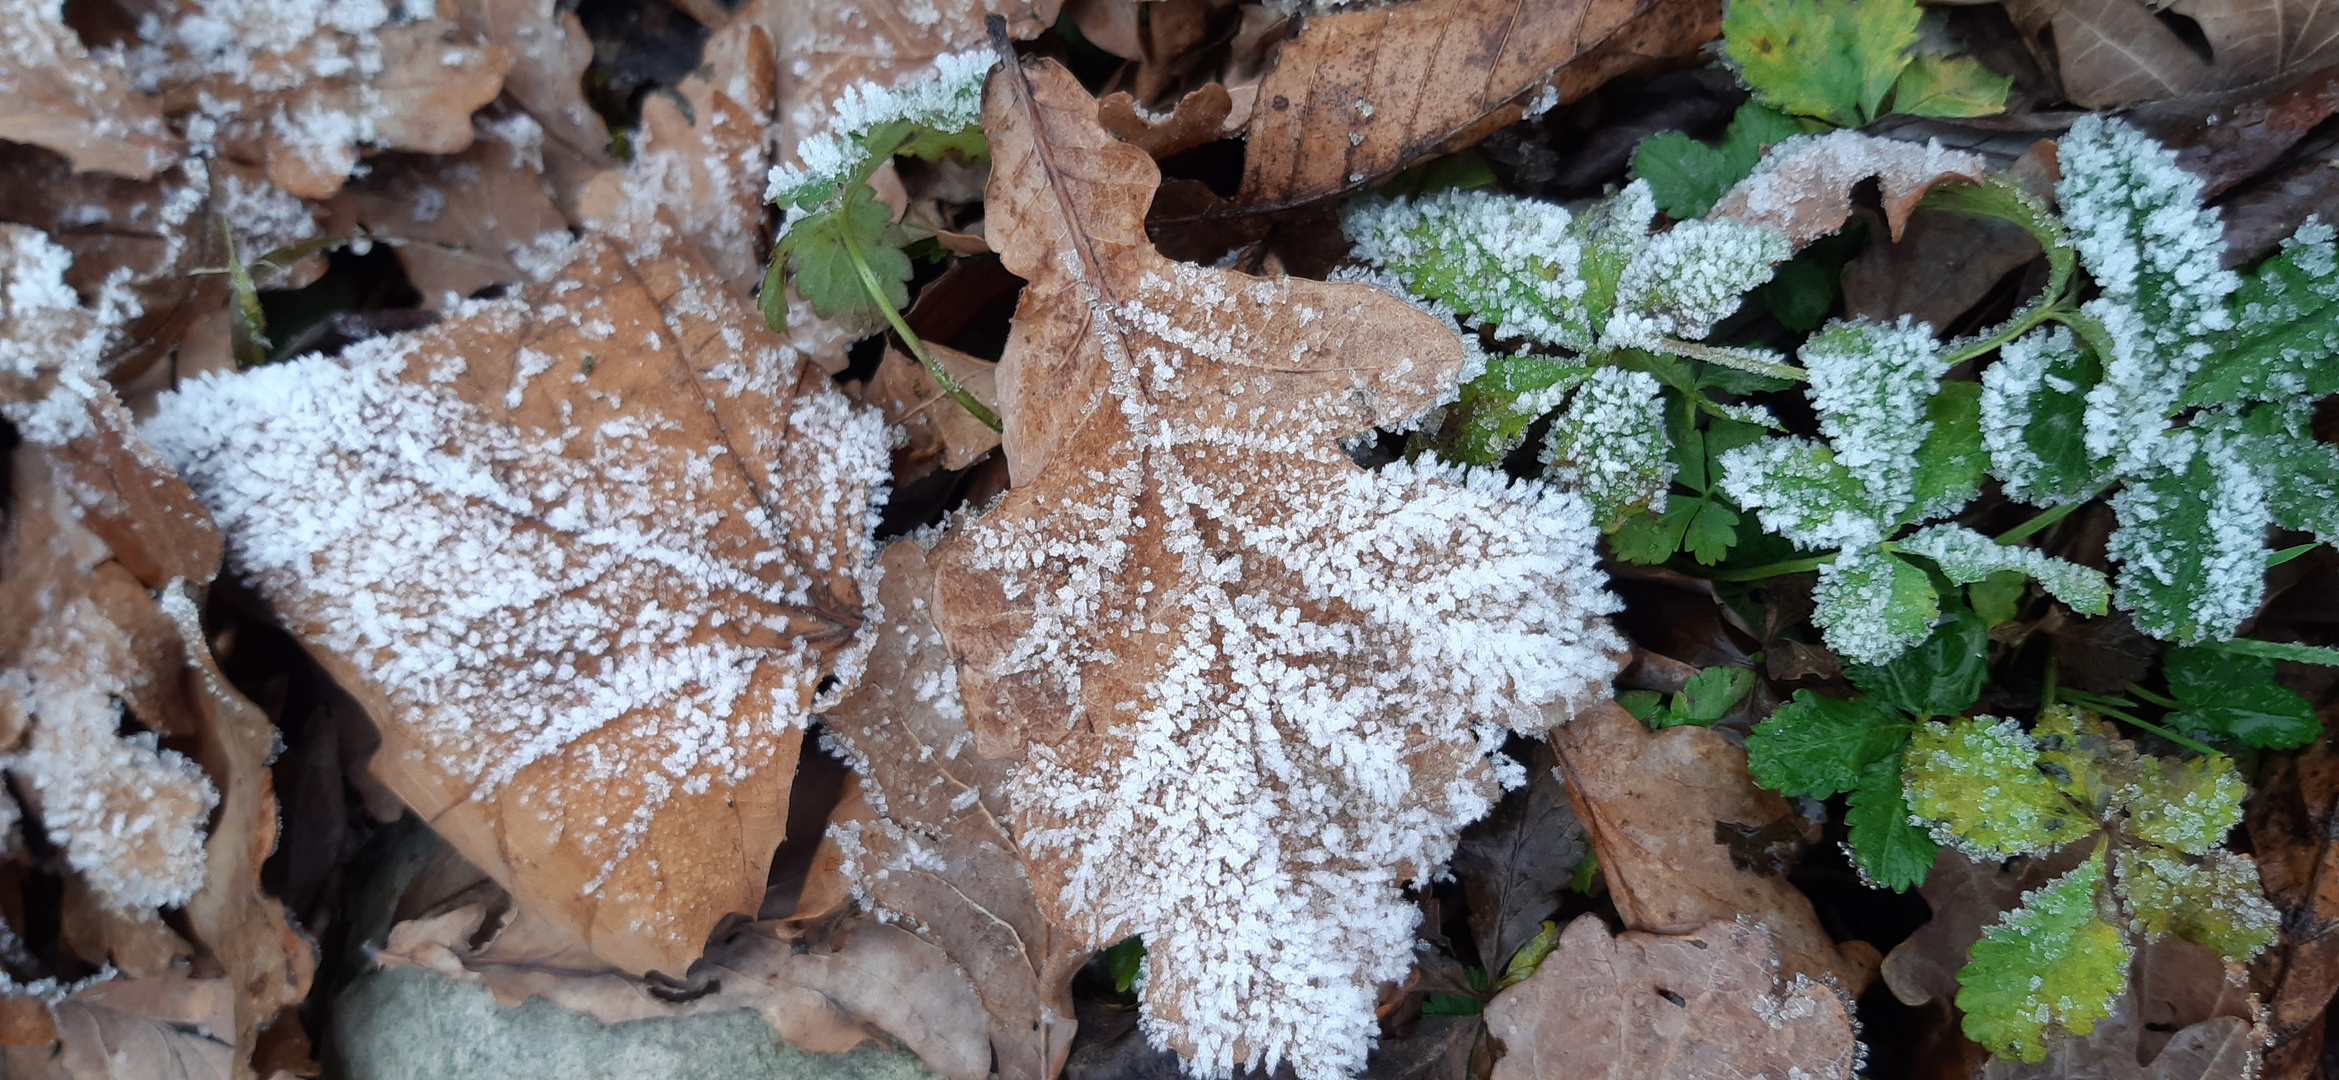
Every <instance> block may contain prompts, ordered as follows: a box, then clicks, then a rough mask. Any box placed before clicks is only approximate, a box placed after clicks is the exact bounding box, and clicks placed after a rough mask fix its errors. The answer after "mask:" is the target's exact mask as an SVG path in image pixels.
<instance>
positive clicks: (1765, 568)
mask: <svg viewBox="0 0 2339 1080" xmlns="http://www.w3.org/2000/svg"><path fill="white" fill-rule="evenodd" d="M1835 557H1836V553H1835V552H1832V551H1830V552H1828V553H1827V554H1825V555H1813V556H1810V557H1809V558H1803V559H1788V560H1787V561H1785V562H1775V563H1766V564H1764V565H1762V566H1750V567H1748V568H1746V569H1744V570H1724V571H1722V572H1721V573H1719V574H1714V575H1712V576H1711V577H1710V578H1709V580H1712V581H1760V580H1762V579H1763V578H1770V577H1778V576H1780V575H1782V574H1800V573H1802V572H1804V571H1806V570H1817V569H1819V568H1820V567H1822V566H1826V565H1828V564H1829V563H1832V562H1834V561H1835Z"/></svg>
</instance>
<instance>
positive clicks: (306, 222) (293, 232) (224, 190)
mask: <svg viewBox="0 0 2339 1080" xmlns="http://www.w3.org/2000/svg"><path fill="white" fill-rule="evenodd" d="M217 209H218V212H219V213H220V214H221V215H222V216H224V217H226V218H227V223H228V226H229V227H230V228H231V229H233V230H234V231H235V238H236V248H237V250H238V254H239V255H241V256H242V257H243V259H244V260H245V261H247V262H250V261H253V260H257V259H259V258H260V257H261V256H263V255H266V254H268V253H269V252H271V251H274V250H276V249H278V248H281V247H284V246H286V245H289V244H297V243H299V242H301V241H303V240H307V239H309V238H311V237H313V236H316V235H317V220H316V218H315V217H314V216H312V215H311V214H310V212H309V204H307V203H305V202H302V201H301V200H300V198H299V197H298V196H295V195H294V194H293V193H291V192H289V191H286V190H284V189H283V188H280V187H277V186H276V185H275V184H272V183H269V182H268V181H266V180H246V179H244V178H243V177H242V176H241V175H239V174H237V173H233V172H222V173H221V174H220V176H219V199H218V207H217ZM287 269H290V268H289V267H284V268H279V269H275V270H269V271H266V272H264V273H262V274H260V275H258V276H257V281H256V284H258V285H259V287H260V288H263V289H269V288H282V287H283V285H284V283H285V276H286V275H285V273H284V271H285V270H287Z"/></svg>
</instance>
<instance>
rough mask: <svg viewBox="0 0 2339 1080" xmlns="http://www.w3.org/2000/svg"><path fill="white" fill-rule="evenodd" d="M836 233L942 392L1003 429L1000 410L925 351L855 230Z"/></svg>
mask: <svg viewBox="0 0 2339 1080" xmlns="http://www.w3.org/2000/svg"><path fill="white" fill-rule="evenodd" d="M837 235H838V237H839V238H841V239H843V240H844V244H845V254H846V255H847V256H848V257H850V258H851V259H852V260H853V269H854V270H856V271H859V272H860V275H861V285H862V286H863V287H864V288H866V289H868V290H869V299H871V300H872V301H875V302H876V304H877V310H879V311H882V312H884V313H885V321H886V322H889V323H892V324H893V332H894V333H896V334H899V335H901V340H902V344H904V345H907V346H909V349H910V354H911V355H912V356H915V357H917V358H918V363H920V364H923V365H925V368H926V374H927V375H929V376H931V377H933V379H934V381H935V383H937V384H938V385H940V386H941V387H942V392H943V393H946V394H949V395H950V397H951V400H953V401H956V402H958V404H959V407H960V408H963V409H965V410H966V411H967V412H968V413H969V414H971V415H973V416H974V418H975V419H977V420H980V421H982V422H983V426H984V427H987V428H990V429H991V430H993V431H998V430H1000V426H999V414H997V413H994V412H992V411H991V410H990V408H989V407H988V406H986V405H984V404H983V403H982V402H980V401H977V400H975V396H974V395H973V394H970V393H967V392H966V388H965V387H963V386H960V385H958V380H957V379H953V378H951V377H950V373H949V372H947V371H944V370H942V365H940V364H937V363H935V362H934V358H933V357H932V356H931V355H929V354H928V353H927V352H926V343H925V342H923V341H920V340H918V335H917V332H916V331H913V330H911V329H910V324H909V323H907V322H904V321H902V317H901V312H899V311H896V310H894V307H893V301H891V300H888V299H886V297H885V286H883V285H880V284H878V282H877V271H875V270H872V269H870V268H869V260H868V258H867V257H865V256H863V255H862V254H861V245H860V244H858V243H855V242H854V240H853V233H852V230H850V229H839V230H837Z"/></svg>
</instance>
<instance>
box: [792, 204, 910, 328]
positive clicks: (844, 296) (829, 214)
mask: <svg viewBox="0 0 2339 1080" xmlns="http://www.w3.org/2000/svg"><path fill="white" fill-rule="evenodd" d="M892 221H893V213H892V211H889V210H887V209H886V208H885V205H884V204H883V203H880V202H878V201H877V195H876V192H874V191H871V190H870V189H869V186H868V185H866V184H862V185H857V186H854V187H851V188H848V189H847V190H846V192H845V196H844V200H843V201H842V202H841V203H839V204H838V205H837V206H835V207H832V208H830V209H826V210H821V211H818V212H815V213H812V214H807V215H805V216H804V217H802V218H799V219H797V221H796V223H795V225H794V226H792V227H790V228H789V230H788V232H787V234H786V235H784V236H782V237H780V240H779V242H778V243H777V244H775V245H774V246H773V248H772V258H774V259H779V258H782V257H785V258H786V259H787V260H788V269H789V277H790V279H791V280H792V281H793V282H794V284H795V286H796V295H798V296H801V297H803V298H804V300H805V302H806V303H809V304H811V305H812V310H813V311H814V313H816V314H818V315H819V316H820V317H821V318H824V319H833V320H835V321H836V322H837V323H839V324H840V325H843V326H845V327H847V328H848V329H852V330H859V331H867V330H874V329H876V328H877V327H879V326H882V325H884V323H885V313H884V309H883V308H881V307H879V306H878V304H877V300H876V298H875V297H873V296H871V295H870V293H869V286H868V284H867V282H866V281H864V280H863V279H862V277H861V272H860V268H859V266H858V265H857V264H856V263H855V260H854V258H853V253H854V252H855V251H858V252H859V253H860V255H861V257H862V258H863V259H865V260H867V261H868V264H869V268H870V270H871V271H872V272H873V273H874V274H875V276H876V278H877V283H878V287H879V288H880V289H882V290H883V291H884V294H885V300H886V302H887V303H890V304H892V305H893V308H894V310H896V311H899V310H901V309H902V308H905V307H908V306H909V302H910V293H909V280H910V275H911V273H912V269H911V267H910V260H909V257H908V256H906V255H903V254H902V253H901V250H900V249H899V248H896V247H894V246H893V245H891V244H889V243H887V242H886V226H887V225H889V224H891V223H892ZM767 281H768V277H767ZM765 317H766V318H767V319H769V318H770V312H769V311H768V310H767V311H766V313H765Z"/></svg>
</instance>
